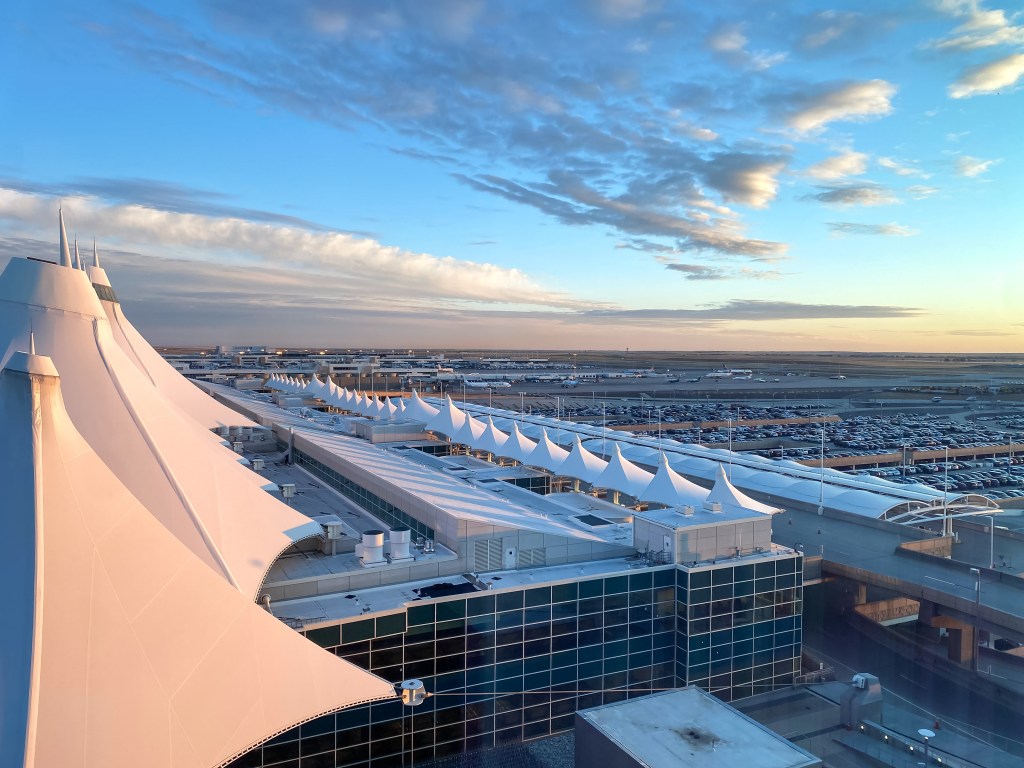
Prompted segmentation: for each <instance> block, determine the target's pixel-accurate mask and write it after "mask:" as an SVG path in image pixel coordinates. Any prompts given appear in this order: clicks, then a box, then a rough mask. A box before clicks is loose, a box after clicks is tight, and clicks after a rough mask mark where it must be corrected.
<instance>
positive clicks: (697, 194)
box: [113, 0, 791, 258]
mask: <svg viewBox="0 0 1024 768" xmlns="http://www.w3.org/2000/svg"><path fill="white" fill-rule="evenodd" d="M446 1H447V2H450V3H452V6H451V7H452V8H454V11H453V13H454V15H455V16H457V17H458V20H457V21H455V22H452V23H450V24H448V23H446V22H444V21H443V20H441V19H439V18H435V17H441V16H444V15H446V14H447V13H448V8H449V6H445V8H444V9H441V10H438V9H437V8H436V4H435V3H429V4H424V3H422V2H418V1H417V0H393V1H392V2H387V3H370V4H365V3H355V4H352V3H348V4H342V5H338V4H330V3H319V2H318V3H314V4H313V5H312V6H310V5H304V4H278V3H266V4H263V3H261V4H260V6H259V7H260V12H259V13H254V12H253V10H252V3H251V2H246V0H217V2H216V4H215V10H214V11H213V12H211V13H209V14H207V16H206V17H203V16H196V17H194V18H190V19H188V20H183V19H181V18H175V17H172V16H163V15H160V14H157V13H156V12H152V11H145V12H142V11H140V12H139V16H138V24H137V25H134V26H133V27H132V28H131V30H130V32H129V30H128V29H127V28H126V29H124V30H123V31H124V34H122V35H116V36H114V37H113V39H114V40H115V45H117V46H119V50H120V51H121V52H122V54H123V55H124V56H125V57H127V58H128V60H129V62H130V63H131V65H133V66H142V67H144V68H145V69H147V70H149V71H153V72H158V73H160V74H161V75H163V76H164V77H167V78H169V79H173V80H174V81H175V82H176V83H187V84H189V85H195V86H197V87H201V88H203V89H204V90H205V91H207V92H211V93H215V94H219V95H221V96H222V97H224V98H229V99H232V100H237V99H238V98H239V96H242V97H244V98H250V99H255V100H258V102H259V103H260V104H266V105H269V106H270V107H271V108H273V109H278V110H283V111H287V112H288V113H290V114H293V115H298V116H299V117H301V118H303V119H306V120H314V121H318V122H321V123H324V124H326V125H329V126H332V127H335V128H338V129H340V130H344V131H351V130H354V129H359V130H361V129H362V127H363V126H373V127H374V129H375V130H377V131H378V132H379V133H378V135H379V136H381V137H382V138H381V139H378V141H379V142H380V143H381V144H383V145H384V146H386V147H387V148H388V149H389V150H390V151H392V152H394V153H395V154H396V155H400V156H401V157H405V158H408V159H409V160H410V161H419V162H425V163H431V164H434V165H442V166H445V167H447V168H449V169H450V170H452V171H455V172H457V173H458V174H459V175H458V176H456V178H459V179H460V180H462V181H463V183H466V184H468V185H469V186H470V187H472V188H473V189H475V190H477V191H478V192H482V193H485V194H489V195H497V196H500V197H502V198H504V199H506V200H511V201H514V202H516V203H517V204H520V205H527V206H531V207H533V208H535V209H537V210H541V211H544V212H545V213H546V214H548V215H551V216H555V217H556V218H558V219H559V220H560V221H563V222H566V221H572V223H574V224H577V225H580V226H599V227H603V228H612V229H616V230H619V231H618V232H617V234H619V235H633V234H637V233H642V234H646V235H652V234H655V233H658V234H659V235H664V236H668V237H674V238H682V239H684V240H685V241H686V242H687V243H689V244H690V247H693V248H699V249H706V250H711V251H713V250H716V249H722V250H721V252H722V253H728V254H732V255H737V254H742V253H750V254H752V255H754V256H755V257H757V258H761V257H763V256H765V255H773V256H777V255H778V254H780V253H782V252H784V250H785V245H784V244H781V243H770V242H767V241H764V240H759V239H757V238H755V237H749V236H748V235H747V233H746V232H744V229H743V227H742V225H741V224H740V223H739V222H738V221H737V219H738V216H737V214H736V213H735V212H734V211H730V210H728V209H727V208H726V202H736V203H741V204H743V205H749V206H752V207H763V206H766V205H768V204H769V203H770V201H771V200H773V199H774V198H775V196H776V194H777V182H776V178H775V177H776V175H777V174H778V173H779V172H780V170H781V166H780V163H785V162H786V160H787V159H788V155H789V152H790V151H791V150H790V149H789V148H785V147H776V146H771V145H770V144H769V143H767V140H766V139H765V137H764V136H763V135H762V136H757V140H750V139H749V138H748V137H746V136H743V135H742V133H743V131H742V130H741V131H739V132H737V131H736V130H735V129H734V125H733V123H732V122H731V121H732V116H733V115H735V114H738V113H740V112H743V110H745V109H747V108H748V107H749V109H750V110H751V112H752V114H753V112H754V110H757V109H758V105H759V102H758V91H759V86H758V87H751V84H750V83H749V82H747V78H748V77H749V76H750V75H749V73H745V74H744V75H743V76H742V77H740V76H731V77H732V78H733V79H732V80H729V79H728V78H725V77H715V78H714V80H713V82H714V87H711V86H709V85H708V83H707V81H706V80H705V79H703V78H701V79H698V80H697V81H696V82H692V83H690V82H677V81H676V80H675V75H674V74H673V73H675V72H678V71H679V70H678V64H679V59H678V51H679V50H680V48H681V47H685V46H687V45H689V46H690V47H691V48H692V47H693V37H694V35H696V34H699V33H698V31H697V30H703V29H704V26H703V24H699V23H698V22H700V21H701V19H700V18H698V14H697V12H696V11H692V12H691V11H685V10H679V9H673V10H672V11H671V13H669V12H668V11H667V10H666V9H665V4H664V3H662V2H661V1H660V0H589V2H582V3H565V4H559V5H558V6H557V7H552V8H550V9H549V8H546V7H545V11H544V18H545V23H542V24H538V23H537V19H538V18H539V17H538V16H537V14H538V9H537V6H535V5H533V4H530V3H511V4H501V3H499V4H493V3H480V2H471V1H470V0H446ZM527 30H528V34H527V33H526V31H527ZM520 33H521V34H520ZM637 41H641V42H642V43H643V44H642V45H637ZM741 50H742V55H743V56H745V57H747V59H748V64H749V66H750V67H753V68H757V67H760V66H762V65H765V64H767V63H769V62H768V60H767V59H764V58H759V57H760V54H758V53H756V52H755V53H751V52H749V50H748V49H747V48H744V47H741ZM611 54H614V55H611ZM718 69H721V68H720V67H718ZM723 119H727V120H729V121H730V122H727V123H726V126H727V132H728V134H729V135H728V136H725V135H724V134H723V132H722V131H719V129H718V125H719V122H720V121H722V120H723ZM737 134H739V135H737ZM389 145H390V146H389ZM744 157H746V158H749V160H744V159H743V158H744ZM758 158H764V160H758ZM566 179H576V180H580V181H581V182H585V184H582V185H581V184H569V183H567V182H565V180H566ZM584 187H585V188H584ZM726 219H728V221H726ZM666 233H667V234H666Z"/></svg>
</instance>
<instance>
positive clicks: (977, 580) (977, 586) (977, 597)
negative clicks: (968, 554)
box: [971, 568, 981, 672]
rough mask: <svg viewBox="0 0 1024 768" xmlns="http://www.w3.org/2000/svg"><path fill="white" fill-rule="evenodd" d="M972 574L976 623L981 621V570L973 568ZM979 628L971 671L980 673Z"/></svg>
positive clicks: (972, 656)
mask: <svg viewBox="0 0 1024 768" xmlns="http://www.w3.org/2000/svg"><path fill="white" fill-rule="evenodd" d="M971 573H973V574H974V613H975V621H979V620H980V619H981V569H980V568H971ZM977 633H978V628H977V627H975V628H974V648H973V649H972V650H973V651H974V652H973V653H972V654H971V671H972V672H977V671H978V634H977Z"/></svg>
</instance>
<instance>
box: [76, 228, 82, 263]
mask: <svg viewBox="0 0 1024 768" xmlns="http://www.w3.org/2000/svg"><path fill="white" fill-rule="evenodd" d="M81 268H82V257H81V256H80V255H79V253H78V235H75V269H81Z"/></svg>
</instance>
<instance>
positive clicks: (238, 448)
mask: <svg viewBox="0 0 1024 768" xmlns="http://www.w3.org/2000/svg"><path fill="white" fill-rule="evenodd" d="M231 450H232V451H234V452H235V453H241V452H242V450H243V446H242V444H241V443H239V442H237V441H236V442H234V443H232V444H231Z"/></svg>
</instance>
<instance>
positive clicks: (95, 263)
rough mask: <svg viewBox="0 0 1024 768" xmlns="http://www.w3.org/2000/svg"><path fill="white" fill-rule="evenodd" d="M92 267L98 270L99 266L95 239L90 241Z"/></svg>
mask: <svg viewBox="0 0 1024 768" xmlns="http://www.w3.org/2000/svg"><path fill="white" fill-rule="evenodd" d="M92 265H93V266H94V267H96V268H97V269H99V266H100V252H99V251H97V250H96V238H95V237H94V238H93V239H92Z"/></svg>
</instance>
